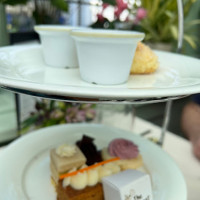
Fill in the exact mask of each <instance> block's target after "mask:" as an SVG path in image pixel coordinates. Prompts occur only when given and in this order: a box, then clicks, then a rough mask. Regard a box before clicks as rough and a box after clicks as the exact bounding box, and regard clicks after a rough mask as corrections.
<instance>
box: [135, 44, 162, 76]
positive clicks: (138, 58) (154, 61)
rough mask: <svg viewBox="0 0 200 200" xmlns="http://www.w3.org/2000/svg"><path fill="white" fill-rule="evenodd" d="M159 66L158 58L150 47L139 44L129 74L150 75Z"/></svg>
mask: <svg viewBox="0 0 200 200" xmlns="http://www.w3.org/2000/svg"><path fill="white" fill-rule="evenodd" d="M158 66H159V62H158V57H157V56H156V54H155V53H154V52H153V51H152V50H151V49H150V47H148V46H146V45H145V44H143V43H141V42H139V43H138V46H137V48H136V51H135V56H134V58H133V63H132V66H131V74H150V73H153V72H155V71H156V69H157V68H158Z"/></svg>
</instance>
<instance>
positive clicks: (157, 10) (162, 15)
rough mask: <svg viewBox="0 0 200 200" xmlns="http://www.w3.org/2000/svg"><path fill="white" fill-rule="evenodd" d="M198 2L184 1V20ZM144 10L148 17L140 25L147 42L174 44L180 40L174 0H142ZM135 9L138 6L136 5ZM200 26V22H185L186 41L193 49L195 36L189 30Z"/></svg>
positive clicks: (192, 0) (193, 0) (194, 0)
mask: <svg viewBox="0 0 200 200" xmlns="http://www.w3.org/2000/svg"><path fill="white" fill-rule="evenodd" d="M195 2H196V0H183V11H184V18H185V19H186V18H187V16H188V14H189V11H190V10H191V7H192V5H193V4H194V3H195ZM140 6H141V7H142V8H144V9H145V10H146V11H147V17H146V18H144V19H142V20H141V21H140V23H139V25H140V27H141V30H142V31H144V32H145V34H146V37H145V41H148V42H150V43H151V44H161V43H162V44H173V43H174V42H176V41H177V39H178V8H177V1H174V0H168V1H166V0H155V1H152V2H150V1H149V0H141V5H140ZM134 7H135V8H137V7H138V6H137V5H136V4H135V5H134ZM197 24H200V20H190V21H187V20H185V22H184V40H185V41H186V42H187V43H188V44H189V45H190V46H191V47H193V48H196V43H195V41H196V40H197V38H195V36H194V34H192V33H191V32H190V31H189V30H190V29H191V27H192V26H194V25H197Z"/></svg>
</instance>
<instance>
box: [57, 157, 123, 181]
mask: <svg viewBox="0 0 200 200" xmlns="http://www.w3.org/2000/svg"><path fill="white" fill-rule="evenodd" d="M119 159H120V158H118V157H117V158H111V159H109V160H105V161H102V162H99V163H96V164H94V165H90V166H88V167H85V168H83V169H79V170H77V171H74V172H70V173H66V174H62V175H60V176H59V179H60V180H62V179H64V178H66V177H69V176H74V175H76V174H78V173H82V172H84V171H87V170H90V169H93V168H95V167H98V166H101V165H104V164H107V163H109V162H113V161H116V160H119Z"/></svg>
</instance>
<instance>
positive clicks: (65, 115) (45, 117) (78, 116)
mask: <svg viewBox="0 0 200 200" xmlns="http://www.w3.org/2000/svg"><path fill="white" fill-rule="evenodd" d="M95 106H96V105H95V104H79V103H69V102H61V101H54V100H46V99H41V100H37V101H36V103H35V111H33V112H31V113H30V115H29V116H28V117H27V118H26V119H25V120H24V121H23V122H22V124H21V130H20V133H21V134H24V133H27V132H29V131H30V130H33V129H39V128H43V127H47V126H52V125H56V124H65V123H81V122H89V121H92V120H93V119H94V118H95V116H96V111H95Z"/></svg>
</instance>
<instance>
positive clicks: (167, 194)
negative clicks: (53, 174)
mask: <svg viewBox="0 0 200 200" xmlns="http://www.w3.org/2000/svg"><path fill="white" fill-rule="evenodd" d="M83 134H85V135H88V136H91V137H93V138H95V144H96V146H97V147H98V148H99V149H101V148H103V147H105V146H107V145H108V143H109V142H110V141H111V140H112V139H114V138H119V137H120V138H127V139H129V140H132V141H134V142H135V143H136V144H137V145H138V146H139V149H140V152H141V154H142V156H143V159H144V163H145V166H146V167H147V168H148V171H149V173H150V175H151V177H152V187H153V197H154V200H178V199H181V200H186V199H187V191H186V184H185V181H184V178H183V175H182V174H181V172H180V170H179V169H178V167H177V166H176V164H175V163H174V161H173V160H172V159H171V158H170V157H169V156H168V155H167V154H166V153H165V152H164V151H163V150H162V149H161V148H160V147H159V146H157V145H155V144H154V143H152V142H150V141H148V140H147V139H144V138H141V137H139V136H136V135H134V134H132V133H131V132H126V131H123V130H120V129H115V128H112V127H107V126H102V125H97V124H89V125H88V124H70V125H58V126H53V127H49V128H44V129H40V130H38V131H34V132H32V133H30V134H27V135H25V136H23V137H21V138H20V139H18V140H16V141H15V142H13V143H11V144H10V145H9V146H8V147H7V148H6V149H4V150H3V151H2V152H1V154H0V163H1V164H0V177H1V178H0V194H1V195H0V199H2V200H11V199H12V200H41V199H48V200H56V193H55V190H54V186H53V185H52V183H51V180H50V169H49V164H50V159H49V150H50V149H51V148H53V147H56V146H58V145H59V144H63V143H65V142H67V143H75V142H76V141H77V140H80V139H81V138H82V135H83Z"/></svg>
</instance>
